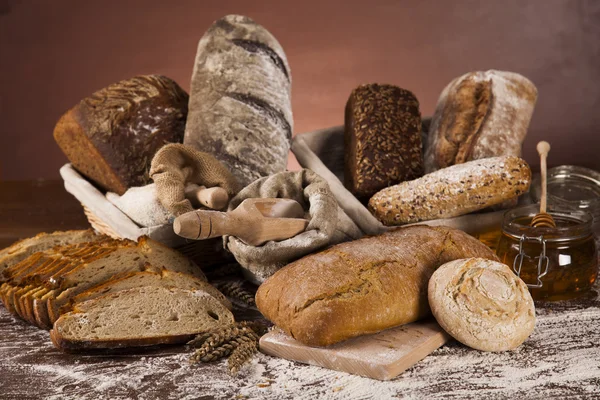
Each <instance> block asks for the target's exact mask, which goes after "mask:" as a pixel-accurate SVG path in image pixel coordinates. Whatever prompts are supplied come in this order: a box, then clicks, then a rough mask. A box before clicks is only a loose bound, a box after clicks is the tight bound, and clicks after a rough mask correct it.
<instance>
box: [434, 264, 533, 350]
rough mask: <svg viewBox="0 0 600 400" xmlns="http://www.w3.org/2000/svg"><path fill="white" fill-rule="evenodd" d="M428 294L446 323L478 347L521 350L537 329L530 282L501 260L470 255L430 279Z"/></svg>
mask: <svg viewBox="0 0 600 400" xmlns="http://www.w3.org/2000/svg"><path fill="white" fill-rule="evenodd" d="M428 298H429V306H430V307H431V311H432V313H433V315H434V316H435V319H436V320H437V321H438V323H439V324H440V326H441V327H442V328H444V330H445V331H446V332H448V333H449V334H450V335H452V336H453V337H454V338H455V339H456V340H458V341H459V342H461V343H463V344H466V345H467V346H469V347H472V348H474V349H478V350H483V351H505V350H512V349H515V348H517V347H519V346H520V345H521V343H523V342H524V341H525V340H526V339H527V338H528V337H529V335H531V333H532V332H533V328H534V327H535V307H534V305H533V299H532V297H531V294H530V293H529V290H528V289H527V285H526V284H525V282H523V281H522V280H521V279H520V278H519V277H518V276H516V275H515V274H514V273H513V272H512V271H511V269H510V268H508V267H507V266H506V265H504V264H502V263H500V262H496V261H491V260H485V259H481V258H469V259H465V260H455V261H451V262H449V263H447V264H444V265H442V266H441V267H440V268H439V269H438V270H437V271H435V272H434V273H433V275H432V277H431V279H430V280H429V292H428Z"/></svg>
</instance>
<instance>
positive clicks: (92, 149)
mask: <svg viewBox="0 0 600 400" xmlns="http://www.w3.org/2000/svg"><path fill="white" fill-rule="evenodd" d="M187 103H188V95H187V93H185V91H183V89H181V88H180V87H179V86H178V85H177V83H175V82H174V81H173V80H171V79H169V78H167V77H164V76H160V75H146V76H136V77H134V78H131V79H126V80H123V81H121V82H118V83H115V84H112V85H110V86H108V87H106V88H104V89H101V90H99V91H97V92H96V93H94V94H93V95H91V96H89V97H87V98H85V99H83V100H82V101H81V102H80V103H79V104H77V105H76V106H75V107H73V108H72V109H70V110H69V111H67V113H66V114H64V115H63V116H62V117H61V119H60V120H59V121H58V123H57V124H56V127H55V128H54V139H55V140H56V142H57V143H58V145H59V147H60V148H61V149H62V151H63V152H64V153H65V155H66V156H67V158H68V159H69V161H71V163H72V164H73V166H74V167H75V168H76V169H77V170H78V171H80V172H81V173H82V174H83V175H85V176H86V177H87V178H89V179H91V180H92V181H94V182H95V183H96V184H98V185H99V186H100V187H101V188H102V189H105V190H108V191H111V192H115V193H117V194H120V195H121V194H123V193H125V191H126V190H127V189H128V188H130V187H133V186H142V185H145V184H147V183H148V181H149V177H148V170H149V168H150V162H151V161H152V157H153V156H154V153H156V152H157V151H158V149H160V148H161V147H162V146H163V145H164V144H165V143H168V142H177V143H181V142H182V141H183V134H184V129H185V120H186V117H187Z"/></svg>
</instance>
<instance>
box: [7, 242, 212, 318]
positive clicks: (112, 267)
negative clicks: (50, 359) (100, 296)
mask: <svg viewBox="0 0 600 400" xmlns="http://www.w3.org/2000/svg"><path fill="white" fill-rule="evenodd" d="M149 268H150V269H153V270H154V271H155V272H157V273H159V272H160V271H161V270H162V269H163V268H165V269H167V270H170V271H176V272H181V273H185V274H188V275H191V276H193V277H195V278H196V279H198V280H200V281H206V277H205V276H204V274H203V273H202V271H201V270H200V268H199V267H198V266H196V265H195V264H194V263H193V262H192V261H190V260H188V259H187V258H186V257H185V256H183V255H182V254H180V253H179V252H177V251H175V250H172V249H170V248H169V247H166V246H164V245H162V244H161V243H158V242H156V241H154V240H151V239H149V238H147V237H142V238H140V239H139V241H138V242H137V243H136V242H133V241H130V240H114V239H107V240H101V241H96V242H91V243H82V244H77V245H70V246H59V247H55V248H53V249H50V250H47V251H45V252H41V253H36V254H34V255H32V256H30V257H29V258H27V259H25V260H23V261H22V262H21V263H19V264H18V265H15V266H13V268H12V269H11V271H9V272H10V280H9V281H8V282H6V283H5V284H4V285H2V287H1V288H0V295H1V297H2V300H3V302H4V303H5V306H6V308H7V309H8V310H9V311H10V312H12V313H13V314H16V315H18V316H20V317H21V318H23V319H24V320H27V321H30V322H32V323H34V324H36V325H38V326H40V327H42V328H46V329H49V328H51V326H52V323H53V322H54V321H55V320H56V319H57V318H58V317H59V307H61V306H63V305H65V304H66V303H68V302H69V301H70V300H71V299H72V298H73V297H74V296H76V295H78V294H80V293H82V292H83V291H85V290H87V289H89V288H91V287H93V286H96V285H99V284H102V283H105V282H107V281H108V280H110V279H112V278H115V277H119V278H122V277H124V276H125V275H124V274H128V273H131V272H139V271H145V270H147V269H149ZM48 307H51V311H48Z"/></svg>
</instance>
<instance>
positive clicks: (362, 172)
mask: <svg viewBox="0 0 600 400" xmlns="http://www.w3.org/2000/svg"><path fill="white" fill-rule="evenodd" d="M344 124H345V127H344V164H345V169H344V184H345V186H346V188H348V190H349V191H350V192H352V194H354V195H355V196H356V197H357V198H358V199H359V200H361V201H365V202H366V201H368V199H369V197H371V196H372V195H373V194H375V193H376V192H377V191H378V190H381V189H383V188H385V187H388V186H391V185H395V184H396V183H399V182H403V181H406V180H412V179H415V178H418V177H420V176H421V175H423V145H422V142H421V112H420V111H419V101H418V100H417V98H416V97H415V95H414V94H412V93H411V92H410V91H408V90H405V89H401V88H399V87H396V86H393V85H379V84H368V85H361V86H359V87H357V88H356V89H354V90H353V91H352V93H351V94H350V97H349V99H348V102H347V104H346V114H345V123H344Z"/></svg>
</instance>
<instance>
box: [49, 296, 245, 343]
mask: <svg viewBox="0 0 600 400" xmlns="http://www.w3.org/2000/svg"><path fill="white" fill-rule="evenodd" d="M233 322H234V319H233V315H232V314H231V312H230V311H229V310H228V309H227V308H226V307H225V306H223V304H221V303H220V302H219V301H218V300H217V299H215V298H214V297H212V296H211V295H209V294H208V293H206V292H204V291H202V290H186V289H180V288H166V287H157V286H143V287H138V288H132V289H126V290H121V291H118V292H115V293H108V294H105V295H103V296H100V297H97V298H95V299H93V300H89V301H85V302H83V303H80V304H77V305H76V306H75V307H74V309H73V311H71V312H69V313H66V314H64V315H63V316H61V317H60V318H59V319H58V321H56V323H55V324H54V329H52V330H51V331H50V338H51V339H52V342H53V343H54V345H55V346H56V347H58V348H59V349H61V350H63V351H66V352H77V351H84V350H90V349H92V350H93V349H119V348H123V347H138V346H153V345H158V344H175V343H185V342H187V341H189V340H190V339H192V338H194V336H196V335H197V334H199V333H203V332H208V331H211V330H214V329H217V328H219V327H223V326H228V325H231V324H233Z"/></svg>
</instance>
